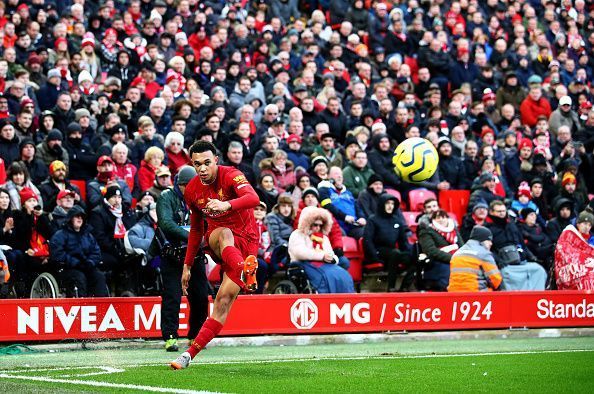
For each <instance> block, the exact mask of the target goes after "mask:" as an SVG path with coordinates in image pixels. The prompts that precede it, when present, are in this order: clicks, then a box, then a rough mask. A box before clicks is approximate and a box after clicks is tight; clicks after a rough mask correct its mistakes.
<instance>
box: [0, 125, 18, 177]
mask: <svg viewBox="0 0 594 394" xmlns="http://www.w3.org/2000/svg"><path fill="white" fill-rule="evenodd" d="M0 157H1V158H2V159H3V160H4V165H5V166H9V165H11V164H12V162H13V161H15V160H18V158H19V137H17V136H16V134H15V130H14V126H13V125H12V123H10V122H9V120H8V119H0Z"/></svg>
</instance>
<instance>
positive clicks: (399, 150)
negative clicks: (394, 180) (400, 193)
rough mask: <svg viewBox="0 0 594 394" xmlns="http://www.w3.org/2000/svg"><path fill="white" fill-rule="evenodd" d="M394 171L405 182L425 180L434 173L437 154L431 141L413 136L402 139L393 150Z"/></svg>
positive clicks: (437, 159)
mask: <svg viewBox="0 0 594 394" xmlns="http://www.w3.org/2000/svg"><path fill="white" fill-rule="evenodd" d="M392 163H394V171H395V172H396V174H397V175H398V176H399V177H400V178H401V179H402V180H403V181H405V182H409V183H415V182H422V181H425V180H427V179H429V178H431V177H432V176H433V174H435V171H437V164H438V163H439V156H438V154H437V150H436V149H435V147H434V146H433V144H432V143H431V142H429V141H428V140H426V139H424V138H419V137H414V138H408V139H406V140H404V141H402V142H401V143H400V144H399V145H398V146H397V147H396V149H395V150H394V158H393V159H392Z"/></svg>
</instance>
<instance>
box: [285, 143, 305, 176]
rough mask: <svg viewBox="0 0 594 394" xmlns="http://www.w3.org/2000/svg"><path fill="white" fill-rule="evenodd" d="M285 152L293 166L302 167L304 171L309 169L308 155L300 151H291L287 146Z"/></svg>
mask: <svg viewBox="0 0 594 394" xmlns="http://www.w3.org/2000/svg"><path fill="white" fill-rule="evenodd" d="M285 152H287V159H288V160H289V161H291V162H292V163H293V165H294V166H295V168H299V167H301V168H303V169H304V170H305V171H307V170H308V169H309V157H308V156H307V155H306V154H304V153H303V152H301V151H297V152H296V151H293V150H291V149H289V148H287V149H286V150H285Z"/></svg>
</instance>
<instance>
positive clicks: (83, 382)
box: [0, 374, 216, 394]
mask: <svg viewBox="0 0 594 394" xmlns="http://www.w3.org/2000/svg"><path fill="white" fill-rule="evenodd" d="M0 378H5V379H19V380H32V381H36V382H44V383H63V384H73V385H79V386H93V387H109V388H114V389H129V390H140V391H150V392H153V393H179V394H215V393H216V392H213V391H196V390H185V389H175V388H168V387H155V386H141V385H136V384H125V383H108V382H98V381H94V380H77V379H75V380H70V379H56V378H46V377H42V376H21V375H9V374H0Z"/></svg>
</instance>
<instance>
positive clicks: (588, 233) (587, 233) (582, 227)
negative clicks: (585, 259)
mask: <svg viewBox="0 0 594 394" xmlns="http://www.w3.org/2000/svg"><path fill="white" fill-rule="evenodd" d="M575 226H576V228H577V230H578V231H579V233H580V235H581V236H582V238H584V239H585V240H586V242H588V244H590V245H592V246H594V235H592V227H593V226H594V214H592V213H591V212H588V211H583V212H580V214H579V215H578V218H577V220H576V222H575Z"/></svg>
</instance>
